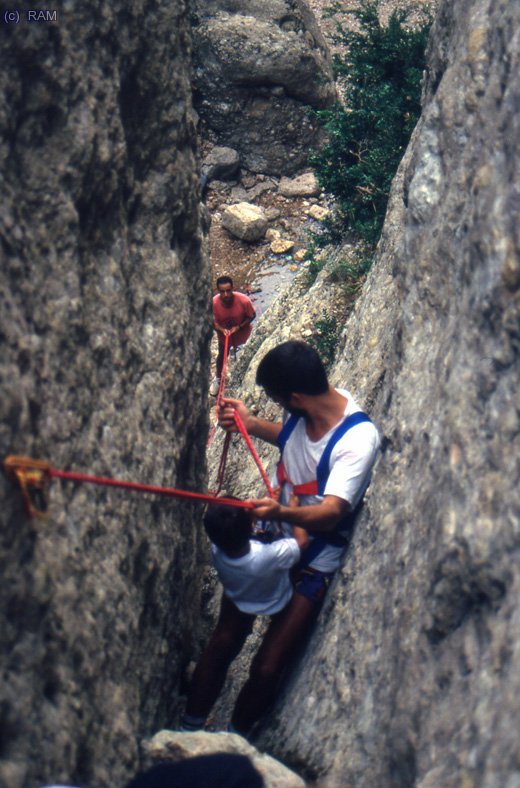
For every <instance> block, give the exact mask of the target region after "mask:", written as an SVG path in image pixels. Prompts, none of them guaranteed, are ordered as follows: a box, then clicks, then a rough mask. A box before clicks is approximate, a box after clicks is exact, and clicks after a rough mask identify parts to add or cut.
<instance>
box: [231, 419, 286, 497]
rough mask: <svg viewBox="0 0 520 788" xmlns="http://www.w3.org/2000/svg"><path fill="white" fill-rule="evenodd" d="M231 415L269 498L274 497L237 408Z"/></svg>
mask: <svg viewBox="0 0 520 788" xmlns="http://www.w3.org/2000/svg"><path fill="white" fill-rule="evenodd" d="M233 417H234V419H235V424H236V425H237V430H238V431H239V432H240V434H241V435H242V437H243V439H244V440H245V442H246V445H247V448H248V449H249V451H250V452H251V455H252V457H253V460H254V461H255V462H256V465H257V468H258V470H259V471H260V475H261V477H262V479H263V480H264V484H265V486H266V487H267V492H268V493H269V495H270V497H271V498H276V495H275V492H274V490H273V488H272V487H271V483H270V482H269V479H268V478H267V474H266V472H265V471H264V467H263V465H262V461H261V459H260V457H259V456H258V454H257V452H256V449H255V447H254V446H253V444H252V442H251V438H250V437H249V433H248V431H247V430H246V428H245V425H244V422H243V421H242V419H241V418H240V415H239V413H238V411H237V410H235V411H234V412H233Z"/></svg>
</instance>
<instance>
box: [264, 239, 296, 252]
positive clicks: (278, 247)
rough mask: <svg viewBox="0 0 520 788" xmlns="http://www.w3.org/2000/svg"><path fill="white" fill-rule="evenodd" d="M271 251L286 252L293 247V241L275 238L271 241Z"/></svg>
mask: <svg viewBox="0 0 520 788" xmlns="http://www.w3.org/2000/svg"><path fill="white" fill-rule="evenodd" d="M270 248H271V252H272V253H273V254H287V252H290V251H291V249H294V241H287V240H284V239H283V238H275V239H274V240H273V241H271V246H270Z"/></svg>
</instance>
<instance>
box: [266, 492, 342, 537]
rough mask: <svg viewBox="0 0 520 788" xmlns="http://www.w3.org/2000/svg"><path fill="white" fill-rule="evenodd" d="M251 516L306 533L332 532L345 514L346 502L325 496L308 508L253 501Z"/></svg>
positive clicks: (332, 496)
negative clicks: (282, 523)
mask: <svg viewBox="0 0 520 788" xmlns="http://www.w3.org/2000/svg"><path fill="white" fill-rule="evenodd" d="M253 503H254V505H255V508H254V509H253V516H254V517H258V518H259V519H260V520H278V521H283V522H285V523H290V524H291V525H296V526H299V527H300V528H304V529H305V530H306V531H323V532H324V533H327V532H328V531H332V530H333V529H334V528H335V526H336V525H337V524H338V523H339V521H340V520H342V519H343V517H344V516H345V515H346V514H347V512H348V511H349V509H350V507H349V504H348V501H344V500H343V498H338V497H337V496H336V495H326V496H325V498H324V499H323V501H321V502H320V503H316V504H311V505H310V506H283V505H282V504H280V503H278V501H273V500H272V499H271V498H259V499H257V500H253Z"/></svg>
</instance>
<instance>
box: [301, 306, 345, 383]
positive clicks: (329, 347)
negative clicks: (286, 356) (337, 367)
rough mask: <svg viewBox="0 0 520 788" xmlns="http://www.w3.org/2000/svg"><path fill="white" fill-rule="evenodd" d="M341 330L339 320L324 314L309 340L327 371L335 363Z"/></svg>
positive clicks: (317, 321)
mask: <svg viewBox="0 0 520 788" xmlns="http://www.w3.org/2000/svg"><path fill="white" fill-rule="evenodd" d="M340 328H341V326H340V325H339V323H338V320H337V318H335V317H334V315H329V314H327V313H326V312H324V313H323V315H322V316H321V318H319V319H318V320H316V323H315V324H314V333H313V334H312V335H311V336H310V337H309V339H308V342H309V345H311V346H312V347H313V348H314V349H315V350H317V351H318V353H319V355H320V357H321V360H322V361H323V363H324V364H325V367H326V368H327V369H329V368H330V367H331V366H332V364H333V362H334V357H335V355H336V350H337V347H338V339H339V334H340Z"/></svg>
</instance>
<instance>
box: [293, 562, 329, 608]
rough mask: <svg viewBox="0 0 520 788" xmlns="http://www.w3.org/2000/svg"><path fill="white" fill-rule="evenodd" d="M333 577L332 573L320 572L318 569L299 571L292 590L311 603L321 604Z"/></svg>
mask: <svg viewBox="0 0 520 788" xmlns="http://www.w3.org/2000/svg"><path fill="white" fill-rule="evenodd" d="M333 575H334V572H320V571H319V570H318V569H311V568H307V569H300V570H299V572H298V574H297V575H296V579H295V583H294V590H295V591H296V593H297V594H301V595H302V596H304V597H306V598H307V599H310V600H311V602H322V601H323V599H324V597H325V594H326V593H327V588H328V587H329V585H330V581H331V580H332V577H333Z"/></svg>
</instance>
